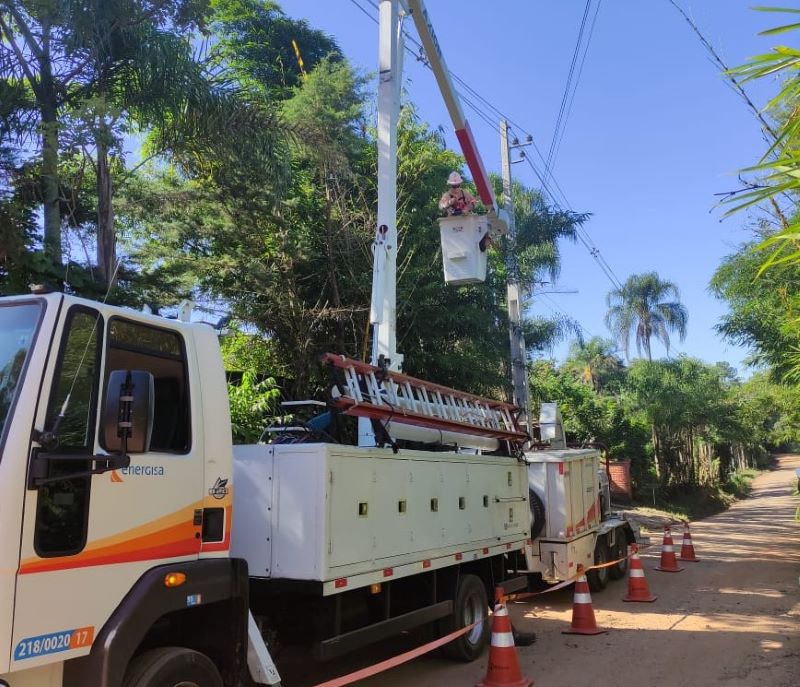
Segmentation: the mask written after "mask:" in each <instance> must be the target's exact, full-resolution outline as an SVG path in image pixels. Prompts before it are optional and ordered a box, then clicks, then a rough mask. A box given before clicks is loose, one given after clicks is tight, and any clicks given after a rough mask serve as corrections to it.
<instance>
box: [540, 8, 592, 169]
mask: <svg viewBox="0 0 800 687" xmlns="http://www.w3.org/2000/svg"><path fill="white" fill-rule="evenodd" d="M602 4H603V0H597V6H596V7H595V10H594V16H593V17H592V25H591V26H590V27H589V36H588V37H587V39H586V46H585V47H584V50H583V57H581V64H580V66H579V67H578V76H577V77H575V86H574V87H573V89H572V95H571V96H570V99H569V104H568V105H567V112H566V114H565V115H564V122H563V124H562V126H561V134H560V136H559V138H558V143H557V144H556V149H555V152H554V153H553V159H552V161H551V163H550V174H552V173H553V168H554V167H555V164H556V159H557V158H558V153H559V152H560V150H561V143H562V142H563V140H564V132H565V131H566V130H567V124H568V123H569V117H570V115H571V114H572V104H573V103H574V102H575V94H576V93H577V92H578V86H579V85H580V82H581V76H582V75H583V67H584V65H585V64H586V56H587V55H588V54H589V46H590V45H591V44H592V36H594V27H595V25H596V24H597V15H598V14H600V6H601V5H602Z"/></svg>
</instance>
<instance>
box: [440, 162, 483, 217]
mask: <svg viewBox="0 0 800 687" xmlns="http://www.w3.org/2000/svg"><path fill="white" fill-rule="evenodd" d="M463 183H464V180H463V179H462V178H461V175H460V174H459V173H458V172H453V173H452V174H451V175H450V176H449V177H447V185H448V186H449V187H450V188H448V189H447V191H445V193H444V195H443V196H442V198H441V200H440V201H439V209H440V210H444V211H446V212H447V214H448V215H450V216H453V215H469V214H472V211H473V209H474V208H475V198H473V197H472V195H471V194H470V193H469V191H465V190H464V189H463V188H461V184H463Z"/></svg>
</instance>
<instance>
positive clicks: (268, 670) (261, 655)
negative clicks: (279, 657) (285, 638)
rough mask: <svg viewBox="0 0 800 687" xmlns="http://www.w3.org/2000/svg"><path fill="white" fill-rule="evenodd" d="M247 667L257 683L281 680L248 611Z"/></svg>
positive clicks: (271, 682)
mask: <svg viewBox="0 0 800 687" xmlns="http://www.w3.org/2000/svg"><path fill="white" fill-rule="evenodd" d="M247 667H248V669H249V670H250V677H251V679H252V680H253V682H255V683H256V684H257V685H279V684H280V682H281V676H280V675H278V670H277V668H275V663H274V662H273V660H272V657H271V656H270V655H269V649H267V645H266V644H264V638H263V637H262V636H261V632H259V630H258V625H256V621H255V618H253V614H252V613H250V612H248V613H247Z"/></svg>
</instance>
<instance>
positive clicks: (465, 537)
mask: <svg viewBox="0 0 800 687" xmlns="http://www.w3.org/2000/svg"><path fill="white" fill-rule="evenodd" d="M528 509H529V506H528V476H527V469H526V466H525V465H524V464H523V463H520V462H518V461H517V460H515V459H513V458H505V457H498V456H476V455H463V454H455V453H438V452H427V451H406V450H401V451H400V452H399V453H397V454H394V453H393V452H392V451H391V450H390V449H378V448H360V447H355V446H340V445H336V444H299V445H253V446H237V447H235V450H234V512H235V513H236V517H235V519H234V522H233V536H232V549H231V553H232V555H234V556H237V557H242V558H245V559H246V560H247V562H248V564H249V567H250V575H251V576H252V577H263V578H273V579H284V580H302V581H313V582H318V583H321V588H322V593H323V594H324V595H328V594H334V593H337V592H339V591H345V590H346V589H353V588H356V587H361V586H367V585H369V584H373V583H375V582H381V581H386V579H387V578H398V577H404V576H407V575H412V574H416V573H418V572H423V571H425V570H427V569H436V568H439V567H444V566H446V565H454V564H457V563H459V562H461V561H466V560H470V559H476V558H481V557H488V556H492V555H496V554H498V553H501V552H503V551H507V550H511V549H522V548H523V547H524V545H525V543H526V541H527V540H528V538H529V537H530V529H529V528H530V519H529V510H528Z"/></svg>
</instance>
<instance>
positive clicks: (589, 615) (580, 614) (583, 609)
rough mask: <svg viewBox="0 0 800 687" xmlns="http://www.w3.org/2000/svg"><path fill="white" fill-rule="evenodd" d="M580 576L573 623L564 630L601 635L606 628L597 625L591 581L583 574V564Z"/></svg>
mask: <svg viewBox="0 0 800 687" xmlns="http://www.w3.org/2000/svg"><path fill="white" fill-rule="evenodd" d="M578 574H579V575H580V577H579V578H578V579H577V580H576V581H575V596H574V597H573V600H572V624H571V625H570V626H569V629H568V630H562V631H561V634H565V635H599V634H601V633H603V632H606V630H601V629H600V628H599V627H597V622H596V621H595V619H594V609H593V608H592V597H591V595H590V594H589V583H588V582H587V581H586V575H584V574H583V566H582V565H579V566H578Z"/></svg>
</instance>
